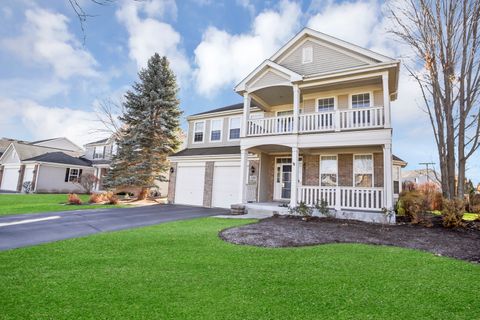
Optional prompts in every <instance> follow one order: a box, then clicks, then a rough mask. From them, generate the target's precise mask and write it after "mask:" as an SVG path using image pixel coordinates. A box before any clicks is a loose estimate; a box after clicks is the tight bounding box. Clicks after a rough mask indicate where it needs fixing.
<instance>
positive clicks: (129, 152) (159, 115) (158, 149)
mask: <svg viewBox="0 0 480 320" xmlns="http://www.w3.org/2000/svg"><path fill="white" fill-rule="evenodd" d="M138 77H139V79H140V81H138V82H135V83H134V84H133V86H132V89H131V90H129V91H127V93H126V95H125V99H126V101H125V102H124V107H125V112H124V114H123V115H122V116H121V117H120V120H121V121H122V123H123V127H122V132H121V133H120V135H119V138H118V140H117V144H118V149H117V154H116V155H115V156H114V157H113V159H112V168H111V170H110V171H109V173H108V174H107V176H106V178H105V185H106V186H107V187H109V188H116V187H140V188H141V189H142V192H141V193H140V195H139V199H143V198H145V197H146V195H147V193H148V189H149V188H151V187H154V186H155V184H154V181H155V180H159V181H166V180H167V179H166V177H165V173H166V172H167V170H168V167H169V166H168V163H167V156H168V155H169V154H171V153H172V152H174V151H175V150H176V149H177V148H178V146H179V145H180V141H179V139H178V132H179V130H180V128H179V125H180V115H181V114H182V112H181V111H180V109H179V100H178V99H177V93H178V87H177V82H176V78H175V74H174V73H173V72H172V70H171V69H170V67H169V63H168V60H167V58H166V57H160V55H159V54H158V53H155V54H154V55H153V56H152V57H151V58H150V59H149V60H148V64H147V68H146V69H142V70H141V71H140V72H139V73H138Z"/></svg>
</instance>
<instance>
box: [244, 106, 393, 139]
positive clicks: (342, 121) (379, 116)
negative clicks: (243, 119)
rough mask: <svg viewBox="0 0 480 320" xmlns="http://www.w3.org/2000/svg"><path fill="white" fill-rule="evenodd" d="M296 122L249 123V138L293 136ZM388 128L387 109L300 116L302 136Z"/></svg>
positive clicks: (279, 119) (263, 120)
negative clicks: (385, 111) (280, 135)
mask: <svg viewBox="0 0 480 320" xmlns="http://www.w3.org/2000/svg"><path fill="white" fill-rule="evenodd" d="M294 120H295V119H294V116H293V115H286V116H279V117H268V118H260V119H250V120H248V121H247V136H262V135H277V134H291V133H293V132H294ZM384 125H385V116H384V108H383V107H372V108H358V109H348V110H335V111H326V112H314V113H305V114H301V115H299V116H298V132H299V133H312V132H328V131H345V130H360V129H372V128H383V127H384Z"/></svg>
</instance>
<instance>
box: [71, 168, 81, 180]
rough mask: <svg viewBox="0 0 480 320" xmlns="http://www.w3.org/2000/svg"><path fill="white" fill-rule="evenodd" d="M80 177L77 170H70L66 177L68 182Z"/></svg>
mask: <svg viewBox="0 0 480 320" xmlns="http://www.w3.org/2000/svg"><path fill="white" fill-rule="evenodd" d="M79 176H80V170H78V169H70V173H69V175H68V182H75V181H77V180H78V178H79Z"/></svg>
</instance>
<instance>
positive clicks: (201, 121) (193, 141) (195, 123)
mask: <svg viewBox="0 0 480 320" xmlns="http://www.w3.org/2000/svg"><path fill="white" fill-rule="evenodd" d="M197 123H203V131H202V133H203V135H202V141H195V132H197V131H195V127H196V126H197ZM206 126H207V123H206V121H205V120H199V121H194V122H193V130H192V144H199V143H204V142H205V129H206ZM198 132H200V131H198Z"/></svg>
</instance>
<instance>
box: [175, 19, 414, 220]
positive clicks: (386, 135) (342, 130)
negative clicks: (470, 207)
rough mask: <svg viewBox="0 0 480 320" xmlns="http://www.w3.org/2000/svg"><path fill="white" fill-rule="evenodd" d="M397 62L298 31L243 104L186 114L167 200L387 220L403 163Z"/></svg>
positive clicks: (250, 80)
mask: <svg viewBox="0 0 480 320" xmlns="http://www.w3.org/2000/svg"><path fill="white" fill-rule="evenodd" d="M399 64H400V63H399V61H398V60H395V59H391V58H388V57H386V56H383V55H381V54H378V53H375V52H372V51H370V50H367V49H364V48H361V47H358V46H356V45H353V44H350V43H348V42H345V41H342V40H339V39H337V38H334V37H331V36H328V35H325V34H323V33H320V32H317V31H314V30H311V29H308V28H305V29H303V30H302V31H301V32H300V33H298V34H297V35H296V36H295V37H294V38H292V39H291V40H290V41H289V42H288V43H286V44H285V45H284V46H283V47H282V48H281V49H280V50H279V51H277V52H276V53H275V54H274V55H273V56H272V57H270V59H268V60H265V61H264V62H263V63H262V64H260V65H259V66H258V67H257V68H256V69H255V70H253V71H252V72H250V73H249V74H248V76H247V77H246V78H245V79H243V80H242V81H241V82H240V83H239V84H238V85H237V86H236V87H235V91H236V92H237V93H238V94H239V95H241V96H242V97H243V103H241V104H236V105H231V106H227V107H223V108H219V109H214V110H211V111H207V112H202V113H199V114H195V115H191V116H189V117H188V126H189V129H188V137H187V139H188V141H187V147H186V149H184V150H182V151H180V152H178V153H176V154H174V155H172V156H171V157H170V160H171V161H172V167H171V170H170V171H171V174H170V187H169V200H170V201H171V202H173V203H178V204H190V205H198V206H206V207H225V208H228V207H230V205H231V204H237V203H243V204H245V206H246V209H247V210H248V211H251V210H265V211H270V212H272V211H275V212H279V213H282V212H286V210H287V209H286V208H284V207H282V206H279V204H280V203H285V202H286V203H288V204H289V205H290V206H296V205H297V204H298V203H299V202H304V203H306V204H308V205H314V204H315V203H317V202H318V201H320V200H321V199H323V200H325V201H327V202H328V205H329V207H330V208H331V209H332V210H335V212H336V215H337V216H338V217H346V218H355V219H362V220H367V221H383V220H384V215H383V214H382V213H381V212H382V209H383V208H393V206H394V196H395V194H398V193H399V192H400V188H401V182H400V177H401V174H400V170H401V169H400V168H401V167H402V166H405V165H406V163H405V162H404V161H402V160H401V159H399V158H397V157H395V156H393V155H392V126H391V110H390V108H391V102H392V101H394V100H395V99H396V98H397V91H398V76H399Z"/></svg>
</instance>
